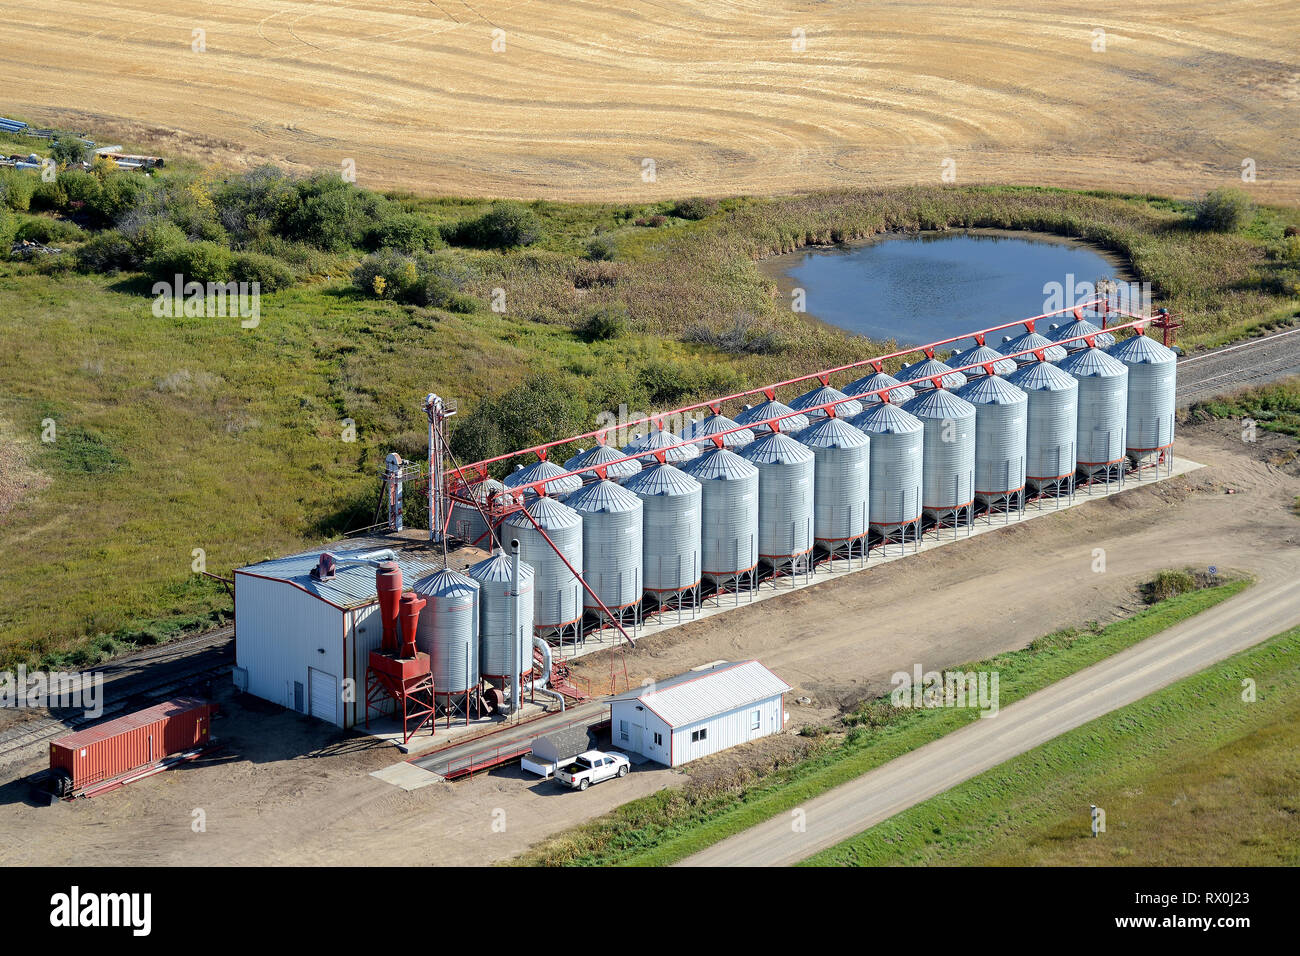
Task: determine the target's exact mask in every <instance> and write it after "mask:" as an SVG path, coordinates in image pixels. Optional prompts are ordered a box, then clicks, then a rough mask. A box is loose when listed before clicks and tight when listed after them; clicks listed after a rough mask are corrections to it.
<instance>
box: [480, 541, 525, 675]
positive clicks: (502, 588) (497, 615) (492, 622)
mask: <svg viewBox="0 0 1300 956" xmlns="http://www.w3.org/2000/svg"><path fill="white" fill-rule="evenodd" d="M512 563H513V562H512V560H511V558H510V555H508V554H506V553H505V552H503V551H498V552H497V553H496V554H494V555H492V556H491V557H489V558H484V559H483V560H482V561H480V562H478V563H477V564H473V565H470V567H468V568H466V569H465V576H466V577H468V578H470V579H472V580H473V581H476V582H477V583H478V586H479V616H478V619H479V629H478V637H479V673H480V674H481V675H482V677H483V679H484V680H488V681H491V682H492V683H494V684H496V685H497V686H501V685H502V684H503V683H505V682H507V681H509V680H510V679H511V674H510V665H511V655H512V653H513V657H514V660H513V663H514V665H515V666H516V667H518V672H517V673H518V675H519V676H520V677H521V678H523V679H525V680H526V679H527V678H528V675H529V674H530V673H531V672H532V669H533V597H534V590H533V569H532V567H531V566H529V565H528V564H526V563H525V562H523V561H520V562H519V593H518V594H516V593H515V590H514V583H513V580H512V571H511V565H512ZM512 620H513V621H517V622H518V629H517V630H515V631H514V642H513V644H514V646H513V649H512V647H511V630H512V627H513V626H514V625H513V624H512Z"/></svg>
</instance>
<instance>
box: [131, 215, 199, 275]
mask: <svg viewBox="0 0 1300 956" xmlns="http://www.w3.org/2000/svg"><path fill="white" fill-rule="evenodd" d="M121 232H122V235H124V236H125V237H126V238H127V240H128V241H129V242H130V243H131V245H132V247H133V248H134V249H135V261H136V263H137V265H138V264H140V263H143V262H145V261H146V260H148V259H152V258H154V257H155V256H157V255H159V254H161V253H162V252H163V250H165V249H169V248H171V247H172V246H182V245H184V244H185V243H187V242H189V237H188V236H186V235H185V230H184V229H182V228H181V227H180V226H178V225H176V223H174V222H168V221H166V220H162V219H152V220H149V221H147V222H143V223H140V224H138V225H136V226H128V227H126V228H124V229H122V230H121Z"/></svg>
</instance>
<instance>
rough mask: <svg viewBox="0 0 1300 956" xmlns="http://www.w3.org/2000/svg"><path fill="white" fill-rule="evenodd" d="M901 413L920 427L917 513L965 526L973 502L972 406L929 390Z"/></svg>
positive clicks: (973, 415) (973, 435)
mask: <svg viewBox="0 0 1300 956" xmlns="http://www.w3.org/2000/svg"><path fill="white" fill-rule="evenodd" d="M963 384H964V383H963ZM903 410H904V411H905V412H907V413H908V414H910V415H913V416H915V417H916V418H917V420H918V421H920V422H921V424H922V426H923V427H924V435H923V442H922V444H923V452H922V456H923V458H924V466H923V467H924V473H923V476H922V480H921V510H922V511H923V512H925V513H926V514H928V515H929V516H930V517H931V518H933V519H934V520H935V521H937V522H940V523H944V522H946V521H947V520H948V519H949V518H951V519H953V520H954V521H955V523H957V524H964V523H967V522H968V521H969V520H970V515H971V512H970V508H971V506H972V505H973V504H974V503H975V406H973V405H971V403H970V402H968V401H965V400H964V399H961V398H958V397H957V396H956V395H954V394H953V393H952V392H949V391H947V390H946V389H942V388H932V389H930V390H929V391H925V392H921V393H920V394H919V395H917V396H916V398H913V399H911V400H910V401H907V402H904V403H903Z"/></svg>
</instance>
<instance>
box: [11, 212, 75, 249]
mask: <svg viewBox="0 0 1300 956" xmlns="http://www.w3.org/2000/svg"><path fill="white" fill-rule="evenodd" d="M84 235H85V233H84V232H82V231H81V230H80V229H78V228H77V227H76V226H75V225H74V224H73V223H70V222H64V221H63V220H61V219H49V218H47V217H45V216H33V217H32V218H30V219H28V220H27V221H26V222H24V223H22V224H21V225H19V227H18V229H17V232H16V233H15V234H14V238H15V239H17V240H19V241H22V240H26V241H27V242H40V243H43V244H45V245H50V244H52V243H60V242H76V241H77V240H78V239H80V238H82V237H83V236H84Z"/></svg>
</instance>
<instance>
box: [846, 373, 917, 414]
mask: <svg viewBox="0 0 1300 956" xmlns="http://www.w3.org/2000/svg"><path fill="white" fill-rule="evenodd" d="M890 385H898V387H897V388H891V389H889V393H888V394H889V400H890V401H891V402H893V403H894V404H895V405H901V404H902V403H903V402H905V401H907V400H908V399H909V398H912V397H913V396H915V395H916V389H914V388H913V387H912V386H910V385H899V379H898V378H896V377H895V376H893V375H890V374H889V373H888V372H872V373H871V374H870V375H864V376H862V378H859V379H855V380H854V381H852V382H849V384H847V385H845V386H844V394H845V395H861V394H862V393H863V392H874V391H876V390H877V389H881V388H888V387H889V386H890ZM880 401H882V399H881V397H880V396H879V395H868V396H867V397H866V398H864V399H862V404H863V406H864V407H865V406H866V405H873V404H875V403H877V402H880ZM840 417H841V418H854V417H856V416H853V415H841V416H840Z"/></svg>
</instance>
